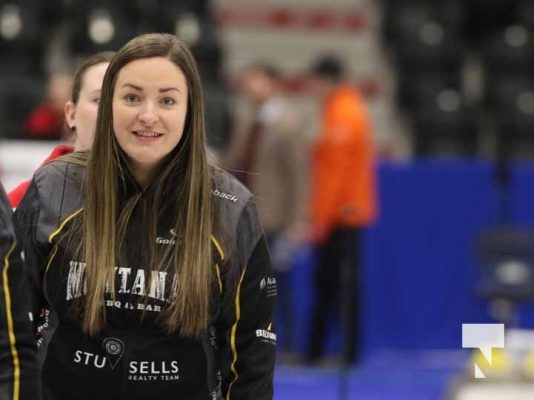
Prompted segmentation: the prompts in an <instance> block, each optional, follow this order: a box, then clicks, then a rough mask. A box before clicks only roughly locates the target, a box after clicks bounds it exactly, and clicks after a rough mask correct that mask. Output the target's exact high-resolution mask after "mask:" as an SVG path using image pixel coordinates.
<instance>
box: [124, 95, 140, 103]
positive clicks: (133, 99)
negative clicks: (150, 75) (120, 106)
mask: <svg viewBox="0 0 534 400" xmlns="http://www.w3.org/2000/svg"><path fill="white" fill-rule="evenodd" d="M124 100H126V102H127V103H135V102H136V101H138V100H139V96H137V95H135V94H127V95H125V96H124Z"/></svg>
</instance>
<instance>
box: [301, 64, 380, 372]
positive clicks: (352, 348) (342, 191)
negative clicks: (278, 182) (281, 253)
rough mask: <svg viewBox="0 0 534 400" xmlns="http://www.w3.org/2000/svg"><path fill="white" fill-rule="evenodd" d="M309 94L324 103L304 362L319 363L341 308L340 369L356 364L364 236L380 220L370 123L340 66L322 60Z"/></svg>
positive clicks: (315, 163) (315, 170)
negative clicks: (335, 312) (311, 293)
mask: <svg viewBox="0 0 534 400" xmlns="http://www.w3.org/2000/svg"><path fill="white" fill-rule="evenodd" d="M311 82H312V84H311V87H312V89H313V90H314V92H315V93H316V94H317V95H318V97H319V99H320V100H321V101H322V110H321V123H320V132H319V135H318V138H317V140H316V142H315V144H314V146H313V150H312V152H313V155H312V173H311V200H310V202H311V211H310V221H311V240H312V242H313V244H314V245H315V247H316V250H317V257H318V259H317V265H316V270H315V305H314V307H313V311H312V324H311V327H310V332H311V338H310V343H309V348H308V354H307V356H308V361H309V362H310V363H316V362H317V361H318V360H319V359H320V358H321V356H322V355H323V347H324V342H325V337H326V327H327V322H328V321H329V318H330V316H331V315H332V312H333V309H334V306H335V305H336V300H337V304H339V305H341V310H340V311H341V315H342V324H341V326H343V332H344V339H345V343H344V351H343V361H344V362H345V363H353V362H357V361H358V358H359V346H360V337H361V332H360V331H361V326H360V321H361V312H360V305H361V301H360V296H361V287H360V279H359V274H360V264H361V261H360V259H361V251H360V249H361V245H360V240H361V233H362V230H363V229H364V228H366V227H368V226H370V225H371V224H372V223H373V221H374V220H375V218H376V216H377V200H376V187H375V166H374V151H373V143H372V137H371V123H370V120H369V113H368V110H367V107H366V105H365V102H364V100H363V99H362V97H361V96H360V94H359V92H358V91H357V90H356V89H355V88H354V87H352V86H350V85H349V84H347V83H345V74H344V70H343V65H342V63H341V61H340V60H339V59H338V58H336V57H333V56H324V57H323V58H321V59H319V60H318V61H317V62H316V63H315V65H314V66H313V67H312V76H311Z"/></svg>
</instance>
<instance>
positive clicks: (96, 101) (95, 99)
mask: <svg viewBox="0 0 534 400" xmlns="http://www.w3.org/2000/svg"><path fill="white" fill-rule="evenodd" d="M91 101H92V102H93V103H95V104H98V103H100V97H95V98H94V99H93V100H91Z"/></svg>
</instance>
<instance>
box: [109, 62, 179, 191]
mask: <svg viewBox="0 0 534 400" xmlns="http://www.w3.org/2000/svg"><path fill="white" fill-rule="evenodd" d="M187 99H188V88H187V83H186V79H185V76H184V74H183V73H182V71H181V70H180V68H178V67H177V66H176V65H175V64H174V63H172V62H171V61H170V60H168V59H167V58H164V57H153V58H143V59H139V60H135V61H132V62H130V63H128V64H126V65H125V66H124V67H122V69H121V70H120V71H119V74H118V76H117V80H116V83H115V88H114V95H113V130H114V132H115V137H116V139H117V142H118V143H119V146H120V147H121V148H122V149H123V150H124V152H125V153H126V154H127V156H128V157H129V159H130V161H131V164H132V168H133V172H134V175H135V176H136V179H138V181H140V182H139V183H140V184H142V185H143V184H148V183H149V180H150V178H151V177H152V176H153V174H154V172H155V171H156V169H157V167H158V166H159V165H161V163H162V161H163V160H164V159H165V157H167V156H168V155H169V154H170V153H171V152H172V150H173V149H174V148H175V147H176V146H177V145H178V143H179V142H180V139H181V138H182V135H183V130H184V124H185V119H186V115H187ZM147 179H148V181H147ZM143 181H144V182H143Z"/></svg>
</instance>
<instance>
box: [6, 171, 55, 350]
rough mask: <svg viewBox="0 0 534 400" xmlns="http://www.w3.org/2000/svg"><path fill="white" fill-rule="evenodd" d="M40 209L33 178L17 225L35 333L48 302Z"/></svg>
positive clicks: (16, 217)
mask: <svg viewBox="0 0 534 400" xmlns="http://www.w3.org/2000/svg"><path fill="white" fill-rule="evenodd" d="M39 213H40V201H39V192H38V189H37V185H36V184H35V182H34V181H32V183H31V184H30V187H29V188H28V190H27V192H26V195H25V196H24V198H23V199H22V202H21V203H20V205H19V206H18V207H17V210H16V211H15V215H14V225H15V231H16V234H17V237H18V238H19V240H20V242H21V248H22V252H23V254H24V263H25V264H26V274H27V276H28V282H29V286H30V287H29V289H30V291H29V293H30V296H29V298H30V301H31V305H30V307H31V313H32V316H33V323H34V332H36V333H37V332H38V326H39V322H40V320H39V315H40V313H41V311H42V310H43V309H44V308H45V307H46V306H47V301H46V297H45V295H44V292H43V274H44V271H45V268H44V266H45V264H46V259H47V257H48V254H49V252H50V246H49V245H48V243H41V242H39V241H38V239H37V227H38V226H39ZM37 339H38V338H37Z"/></svg>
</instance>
